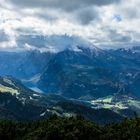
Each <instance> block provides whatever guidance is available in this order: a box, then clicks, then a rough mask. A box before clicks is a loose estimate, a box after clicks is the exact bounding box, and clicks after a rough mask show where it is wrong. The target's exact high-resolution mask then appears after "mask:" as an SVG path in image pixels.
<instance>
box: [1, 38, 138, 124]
mask: <svg viewBox="0 0 140 140" xmlns="http://www.w3.org/2000/svg"><path fill="white" fill-rule="evenodd" d="M25 39H26V40H27V38H24V37H23V38H20V39H19V45H21V46H22V47H23V44H24V43H23V42H25ZM38 39H39V38H38ZM41 39H42V37H41ZM29 40H30V39H29ZM53 40H54V43H53ZM45 41H48V44H49V47H46V44H45V45H42V47H39V48H40V49H36V47H37V46H36V47H34V45H36V43H37V41H36V42H32V41H29V42H27V43H26V45H29V46H28V47H29V48H30V49H29V50H24V51H15V52H3V51H0V68H1V69H0V75H1V76H2V77H1V78H0V92H1V93H2V94H0V96H1V98H0V108H1V110H0V112H2V113H1V118H9V119H10V118H14V119H19V120H32V119H35V120H36V119H41V118H44V117H45V118H46V117H48V116H49V115H51V114H54V113H55V114H57V115H60V116H65V115H66V116H71V115H75V114H81V115H83V116H85V117H86V118H88V119H93V120H96V121H97V122H99V121H100V122H105V121H106V120H107V121H109V120H111V118H110V117H109V116H108V115H109V114H110V113H111V116H114V118H112V119H113V120H121V119H122V118H123V117H126V116H127V117H132V116H133V115H134V112H136V113H137V114H140V107H139V105H140V103H139V101H140V94H139V93H140V46H136V47H132V48H120V49H116V50H113V49H112V50H102V49H99V48H96V47H95V46H91V44H90V43H86V42H84V43H83V41H81V43H79V44H78V42H79V39H75V38H67V37H66V36H64V37H62V38H61V41H62V43H58V42H59V41H60V39H58V38H57V37H56V36H55V37H53V39H51V38H47V39H45ZM45 41H44V42H45ZM65 41H66V43H65ZM34 43H35V44H34ZM57 43H58V46H59V47H58V48H59V49H57V50H55V51H50V50H49V51H48V48H49V49H52V48H53V50H54V48H55V47H56V48H57ZM61 45H62V46H61ZM63 45H64V46H63ZM88 45H89V46H88ZM39 46H40V45H39ZM50 46H51V47H50ZM44 47H46V48H47V49H44ZM8 75H9V76H8ZM17 79H18V80H17ZM33 90H34V91H33ZM3 93H4V94H3ZM9 93H10V94H9ZM31 110H33V111H31ZM87 112H88V113H87ZM99 112H100V113H99ZM96 114H98V115H97V116H96ZM102 115H106V119H103V120H102V121H101V118H102ZM98 118H99V119H98Z"/></svg>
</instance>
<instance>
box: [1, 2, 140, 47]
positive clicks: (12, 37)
mask: <svg viewBox="0 0 140 140" xmlns="http://www.w3.org/2000/svg"><path fill="white" fill-rule="evenodd" d="M0 3H1V5H0V11H1V13H0V30H3V31H4V33H5V34H4V35H3V36H7V37H8V40H5V41H0V47H3V48H7V47H18V46H17V42H16V40H17V38H18V37H19V36H20V35H23V34H24V35H25V34H26V35H36V34H39V35H45V36H47V35H64V34H68V35H75V36H80V37H83V38H85V39H88V40H89V41H91V42H92V43H94V44H95V45H97V46H104V45H108V46H109V45H111V46H112V45H114V46H116V45H120V44H121V45H125V44H133V43H134V44H135V43H136V42H137V43H138V42H140V37H139V36H140V28H139V25H140V10H139V7H140V2H139V1H138V0H129V2H128V1H127V0H119V1H117V0H113V1H111V0H105V1H102V0H87V1H85V0H77V1H76V0H71V1H68V0H40V1H39V0H24V1H19V0H7V1H6V2H5V1H4V0H0ZM3 38H6V37H3ZM25 43H26V42H25Z"/></svg>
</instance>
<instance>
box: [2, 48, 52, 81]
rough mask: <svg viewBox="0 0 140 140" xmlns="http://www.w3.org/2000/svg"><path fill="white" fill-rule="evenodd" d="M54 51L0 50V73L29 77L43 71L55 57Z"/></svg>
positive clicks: (23, 77) (22, 77)
mask: <svg viewBox="0 0 140 140" xmlns="http://www.w3.org/2000/svg"><path fill="white" fill-rule="evenodd" d="M53 55H54V54H53V53H49V52H44V53H41V52H40V51H35V50H34V51H32V50H31V51H23V52H0V67H1V69H0V75H12V76H14V77H16V78H20V79H29V78H31V77H33V76H34V75H37V74H38V73H41V72H42V71H43V70H44V69H45V68H46V67H47V63H48V62H49V61H50V59H51V58H52V57H53Z"/></svg>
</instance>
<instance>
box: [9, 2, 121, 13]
mask: <svg viewBox="0 0 140 140" xmlns="http://www.w3.org/2000/svg"><path fill="white" fill-rule="evenodd" d="M8 1H9V2H11V3H12V4H14V5H15V6H20V7H23V8H24V7H25V8H27V7H40V8H41V7H45V8H47V7H48V8H58V9H61V10H66V11H73V10H77V8H78V9H79V8H82V7H87V6H91V5H94V6H103V5H109V4H112V3H118V2H120V0H8Z"/></svg>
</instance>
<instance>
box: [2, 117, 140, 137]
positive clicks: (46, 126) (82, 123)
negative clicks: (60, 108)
mask: <svg viewBox="0 0 140 140" xmlns="http://www.w3.org/2000/svg"><path fill="white" fill-rule="evenodd" d="M0 140H140V118H135V119H131V120H130V119H126V120H124V121H123V122H122V123H116V124H115V123H114V124H108V125H105V126H100V125H97V124H95V123H93V122H91V121H87V120H85V119H83V118H82V117H71V118H60V117H56V116H53V117H50V118H49V119H48V120H42V121H36V122H24V123H23V122H13V121H3V120H1V121H0Z"/></svg>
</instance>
